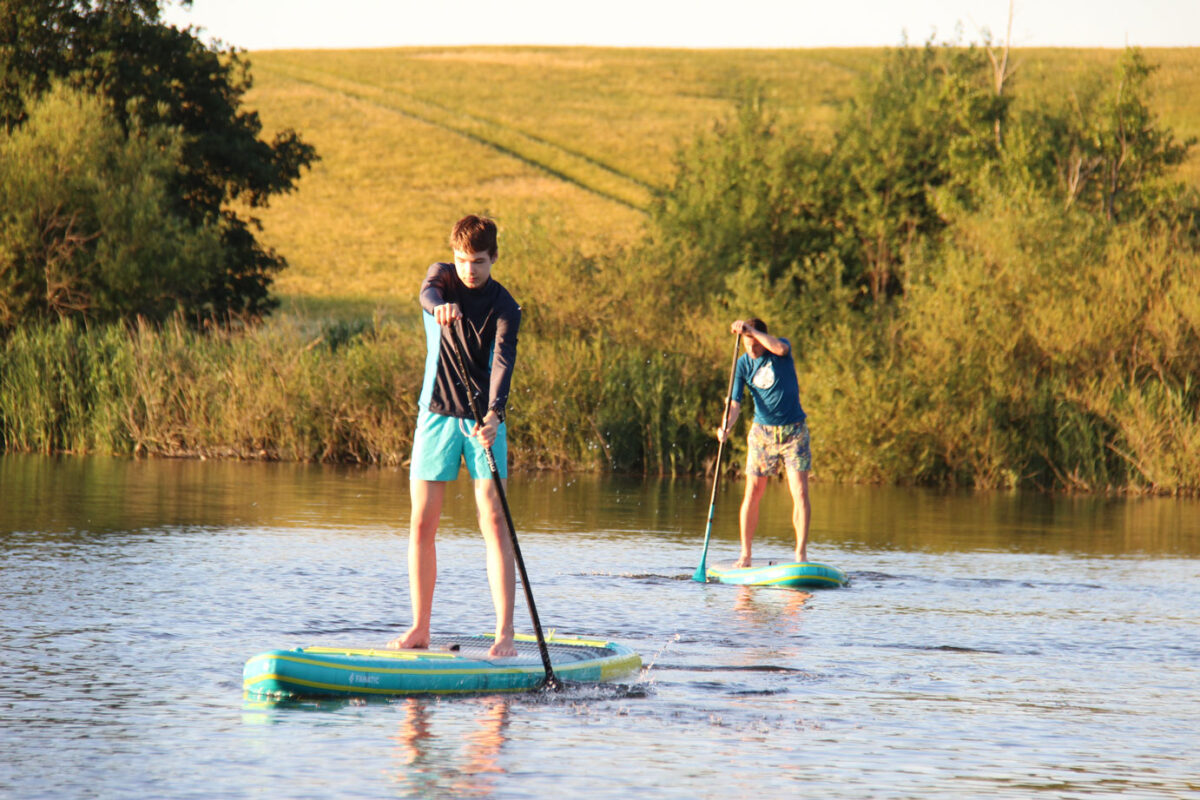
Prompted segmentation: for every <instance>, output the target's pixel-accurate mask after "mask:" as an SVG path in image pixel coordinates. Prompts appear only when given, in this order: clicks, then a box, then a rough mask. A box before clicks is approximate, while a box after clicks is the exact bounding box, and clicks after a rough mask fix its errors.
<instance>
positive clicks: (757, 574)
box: [705, 561, 848, 589]
mask: <svg viewBox="0 0 1200 800" xmlns="http://www.w3.org/2000/svg"><path fill="white" fill-rule="evenodd" d="M705 574H706V575H707V577H708V579H709V580H710V581H718V582H719V583H731V584H736V585H739V586H779V587H784V588H788V589H836V588H838V587H840V586H845V585H846V583H847V582H848V579H847V578H846V573H844V572H842V571H841V570H840V569H838V568H837V567H831V566H830V565H828V564H818V563H817V562H815V561H803V562H798V563H796V562H794V563H790V564H767V565H766V566H763V567H739V568H734V567H720V566H710V567H708V569H707V570H706V572H705Z"/></svg>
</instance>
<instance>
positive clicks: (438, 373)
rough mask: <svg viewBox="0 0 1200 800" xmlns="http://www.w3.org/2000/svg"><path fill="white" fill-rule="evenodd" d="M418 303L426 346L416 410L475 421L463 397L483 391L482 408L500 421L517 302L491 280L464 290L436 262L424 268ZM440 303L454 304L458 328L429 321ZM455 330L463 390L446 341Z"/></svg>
mask: <svg viewBox="0 0 1200 800" xmlns="http://www.w3.org/2000/svg"><path fill="white" fill-rule="evenodd" d="M420 300H421V308H423V309H424V311H425V313H424V314H422V317H423V318H424V320H425V345H426V356H425V381H424V383H423V385H422V386H421V398H420V406H421V408H423V409H426V410H428V411H431V412H433V413H434V414H442V415H443V416H448V417H461V418H463V419H474V418H475V417H474V414H473V413H472V412H471V401H470V397H469V395H468V394H467V392H468V391H473V392H482V391H483V387H487V392H488V395H487V397H486V398H483V397H480V399H481V400H486V401H487V403H486V406H483V407H485V408H487V409H490V410H493V411H495V412H496V413H497V414H499V415H500V418H501V419H504V410H505V407H506V406H507V405H508V392H509V387H510V385H511V383H512V372H513V364H515V363H516V360H517V330H518V329H519V328H520V327H521V307H520V306H519V305H517V301H516V300H514V299H513V296H512V295H511V294H509V293H508V290H507V289H505V288H504V287H503V286H501V285H500V284H499V282H497V281H496V279H495V278H489V279H488V282H487V283H485V284H484V285H483V286H480V287H479V288H477V289H470V288H468V287H467V286H466V284H464V283H463V282H462V281H461V280H459V277H458V272H457V271H455V269H454V265H453V264H445V263H441V262H439V263H437V264H433V265H432V266H430V267H429V272H428V273H427V274H426V275H425V281H424V282H423V283H422V284H421V295H420ZM443 303H457V304H458V307H459V308H460V309H462V314H463V318H462V321H461V322H462V324H461V328H460V326H459V325H458V324H455V325H451V326H449V327H443V326H441V325H438V324H437V322H436V321H434V318H433V309H435V308H437V307H438V306H440V305H442V304H443ZM460 329H461V331H462V334H463V338H462V339H460V342H461V343H462V344H463V345H465V351H466V365H467V372H469V373H470V382H471V387H470V388H467V387H464V386H463V384H462V380H461V379H460V378H459V374H458V367H457V364H456V363H455V360H454V354H453V352H452V351H451V348H452V347H453V346H454V344H453V339H451V338H450V337H452V336H453V337H458V335H459V330H460ZM482 405H483V404H481V406H482ZM484 413H485V414H486V413H487V412H486V411H484Z"/></svg>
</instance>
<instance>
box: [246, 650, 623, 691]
mask: <svg viewBox="0 0 1200 800" xmlns="http://www.w3.org/2000/svg"><path fill="white" fill-rule="evenodd" d="M516 638H517V641H516V646H517V655H516V656H514V657H511V658H488V649H489V648H490V647H491V646H492V642H493V641H494V640H493V637H491V636H434V637H433V638H432V641H431V642H430V647H429V649H428V650H389V649H386V648H377V649H369V648H366V649H364V648H353V647H301V648H297V649H295V650H270V651H268V652H266V653H261V654H259V655H256V656H254V657H253V658H251V659H250V660H249V661H247V662H246V666H245V668H244V669H243V670H242V688H243V689H244V690H245V692H246V695H247V696H248V697H252V698H270V699H284V698H296V697H331V696H332V697H338V696H340V697H347V696H360V697H361V696H366V695H406V694H466V693H472V692H479V693H490V692H526V691H532V690H534V689H537V688H538V687H539V686H541V684H542V682H543V681H544V680H545V677H546V671H545V667H544V666H543V664H542V659H541V654H540V651H539V650H538V645H537V640H536V639H535V638H534V637H532V636H527V635H518V636H517V637H516ZM546 647H547V649H548V650H549V653H550V665H551V667H552V668H553V670H554V674H555V676H556V677H558V678H559V679H561V680H563V681H578V682H599V681H606V680H609V679H612V678H617V677H620V676H622V675H626V674H628V673H630V672H635V671H636V670H638V669H639V668H640V667H641V665H642V659H641V657H640V656H639V655H638V654H637V653H635V652H633V651H632V650H630V649H629V648H628V647H625V646H624V645H620V644H616V643H615V642H606V641H604V640H591V639H573V638H558V637H555V636H554V635H553V634H551V635H550V636H548V637H547V638H546Z"/></svg>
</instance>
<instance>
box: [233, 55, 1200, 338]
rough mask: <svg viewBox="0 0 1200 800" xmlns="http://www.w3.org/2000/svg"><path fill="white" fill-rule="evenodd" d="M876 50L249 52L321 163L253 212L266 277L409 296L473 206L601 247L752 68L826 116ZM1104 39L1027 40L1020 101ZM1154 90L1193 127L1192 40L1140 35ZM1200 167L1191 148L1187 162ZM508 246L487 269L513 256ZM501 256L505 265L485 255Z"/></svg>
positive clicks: (1198, 107)
mask: <svg viewBox="0 0 1200 800" xmlns="http://www.w3.org/2000/svg"><path fill="white" fill-rule="evenodd" d="M881 53H882V51H880V50H740V51H733V50H729V51H689V50H638V49H596V48H537V47H510V48H434V49H429V48H406V49H395V50H359V51H269V52H258V53H251V54H250V55H249V59H250V62H251V66H252V70H253V75H254V78H255V87H254V89H253V90H252V91H251V92H250V93H249V95H248V96H247V105H248V106H249V107H250V108H252V109H254V110H257V111H258V112H259V114H260V115H261V117H262V121H263V124H264V129H265V131H266V132H267V134H268V135H270V134H271V133H272V132H273V131H275V130H279V129H281V128H294V129H296V130H298V131H300V132H301V134H302V135H303V136H304V138H305V139H306V140H308V141H310V142H312V143H313V144H314V145H316V147H317V149H318V152H319V153H320V155H321V159H322V160H321V161H320V163H318V164H317V165H316V167H315V169H314V170H313V171H312V172H311V173H310V174H308V175H306V176H305V177H304V178H303V179H302V180H301V182H300V188H299V191H298V192H296V193H294V194H293V195H290V196H288V197H284V198H281V199H278V200H277V201H276V202H275V203H274V204H273V206H272V207H271V208H269V209H265V210H261V213H259V214H258V216H259V217H260V218H261V219H262V221H263V224H264V226H265V230H264V233H263V235H262V239H263V241H264V242H265V243H266V244H267V245H268V246H271V247H273V248H275V249H276V250H278V251H279V252H280V253H282V254H283V255H284V256H285V257H287V258H288V260H289V262H290V264H291V267H290V269H288V270H287V271H286V272H285V273H283V274H282V275H281V276H280V278H279V280H278V282H277V284H276V289H277V292H278V294H279V296H280V297H281V299H283V301H284V310H285V311H286V312H288V313H291V314H296V315H299V316H304V317H317V318H353V317H363V316H371V315H372V314H380V313H382V314H384V315H386V316H400V317H404V316H408V315H410V314H412V313H413V308H414V306H413V300H414V298H415V292H416V286H417V283H418V281H419V279H420V276H421V274H423V270H424V269H425V267H426V266H428V264H429V263H430V262H432V261H434V260H439V259H443V258H445V255H446V251H447V248H446V244H445V238H446V233H447V231H448V230H449V228H450V225H451V224H452V223H453V221H454V220H455V219H457V218H458V217H459V216H461V215H462V214H464V213H468V212H484V213H488V214H491V215H493V216H494V217H496V218H497V220H498V221H499V222H500V224H501V227H502V236H504V237H506V238H503V239H502V242H503V243H504V244H505V246H507V248H508V249H507V250H506V251H505V252H506V253H508V254H510V255H511V254H514V253H516V254H519V252H520V247H519V244H520V240H521V236H522V232H523V231H525V230H528V229H529V228H530V226H532V225H535V224H536V225H537V226H539V227H540V228H541V229H543V230H548V231H550V232H551V233H552V234H553V235H555V236H558V237H565V238H569V239H572V240H574V241H577V242H578V243H580V245H581V246H582V248H583V250H584V252H585V253H586V252H588V251H589V250H594V251H596V252H603V251H605V250H607V249H608V247H609V246H610V245H611V244H612V243H621V242H631V241H634V240H635V239H637V238H638V237H639V236H640V235H641V234H642V232H643V224H644V220H645V209H646V208H647V206H648V204H649V202H650V200H651V197H652V195H653V192H654V191H655V190H656V189H658V188H660V187H663V186H665V185H666V184H667V183H669V181H670V180H671V176H672V170H673V156H674V154H675V152H676V150H677V148H678V147H679V146H680V145H681V144H685V143H687V142H688V141H690V140H691V138H692V137H693V136H694V135H695V134H696V133H697V132H698V131H700V130H703V129H704V128H705V127H706V126H709V125H711V124H712V122H713V121H714V120H716V119H719V118H721V117H722V116H724V115H725V114H727V113H728V112H729V110H730V108H731V103H732V98H733V97H734V95H735V93H736V91H737V87H738V86H739V85H741V84H744V83H745V82H748V81H750V82H755V83H757V84H758V85H760V86H762V87H763V88H764V89H765V91H766V93H767V95H768V96H769V97H770V98H771V99H772V101H773V102H774V104H775V106H776V108H777V110H778V112H779V113H780V115H781V116H782V117H783V118H784V119H785V120H788V121H790V122H792V123H795V124H797V125H799V126H801V127H803V128H805V129H807V130H808V131H811V132H813V133H814V134H816V135H823V134H827V133H828V132H829V131H830V130H831V127H832V123H833V122H834V121H835V120H836V117H837V114H838V108H839V106H840V104H841V103H842V102H844V100H845V99H846V98H847V97H848V96H849V95H850V93H851V91H852V89H853V87H854V82H855V80H856V79H857V78H858V77H859V76H860V75H862V74H864V73H868V74H869V72H870V70H871V69H873V68H874V66H875V65H876V63H877V62H878V60H879V57H880V55H881ZM1118 56H1119V51H1114V50H1020V51H1016V52H1015V54H1014V58H1013V60H1014V62H1015V64H1016V71H1015V74H1014V77H1013V82H1012V84H1011V85H1012V86H1013V87H1014V88H1015V89H1016V90H1017V91H1018V92H1019V93H1020V97H1021V98H1022V102H1036V100H1037V97H1039V96H1041V95H1042V94H1052V95H1061V93H1063V92H1066V91H1070V89H1071V88H1072V87H1073V86H1075V85H1078V84H1079V83H1081V82H1082V81H1084V80H1086V76H1087V75H1088V74H1089V73H1090V72H1094V71H1095V70H1108V69H1110V68H1112V66H1113V65H1114V64H1115V63H1116V59H1117V57H1118ZM1147 57H1148V59H1149V61H1150V62H1151V63H1153V64H1158V65H1160V66H1161V69H1160V70H1159V72H1158V73H1157V75H1156V79H1155V83H1154V87H1155V90H1156V94H1155V104H1156V108H1157V110H1158V112H1159V113H1160V115H1161V117H1162V119H1163V121H1164V122H1165V123H1167V124H1168V125H1170V126H1171V127H1172V128H1173V129H1174V130H1175V133H1176V134H1177V135H1178V136H1179V137H1181V138H1183V137H1187V136H1195V135H1200V50H1195V49H1182V50H1150V51H1148V52H1147ZM1184 177H1185V178H1186V179H1187V180H1189V181H1191V182H1193V183H1195V184H1197V185H1200V158H1197V157H1193V158H1192V160H1191V162H1190V163H1189V164H1187V165H1185V167H1184ZM518 262H519V258H514V259H511V260H509V261H502V262H501V266H500V267H498V269H499V270H520V269H521V264H520V263H518ZM498 274H503V272H498Z"/></svg>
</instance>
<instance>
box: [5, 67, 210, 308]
mask: <svg viewBox="0 0 1200 800" xmlns="http://www.w3.org/2000/svg"><path fill="white" fill-rule="evenodd" d="M181 147H182V140H181V136H180V135H179V132H178V131H175V130H172V129H169V128H164V127H156V128H151V129H148V130H145V131H139V130H135V131H133V132H131V134H130V135H129V136H126V135H125V134H124V132H123V131H122V130H121V128H120V126H119V125H118V124H117V122H116V121H115V120H114V119H113V117H112V115H111V114H110V113H109V112H108V110H107V109H106V107H105V104H104V103H103V102H102V101H101V100H99V99H98V98H95V97H91V96H88V95H86V94H84V93H82V92H79V91H76V90H71V89H67V88H65V87H63V86H59V87H57V88H55V89H54V90H52V91H51V92H50V93H49V94H47V95H46V96H45V97H44V98H43V99H41V100H39V101H38V102H36V103H35V104H33V106H32V107H31V109H30V115H29V119H28V120H27V122H26V123H25V124H24V125H23V126H21V127H19V128H16V129H15V130H13V131H12V132H10V133H7V134H6V133H3V132H0V328H9V329H11V328H12V327H14V326H16V325H20V324H24V323H28V322H32V321H36V320H46V319H51V320H53V319H59V318H62V317H80V318H84V319H88V320H96V321H107V320H112V319H116V318H120V317H126V316H142V317H145V318H149V319H153V320H162V319H165V318H166V317H168V316H169V315H170V314H172V313H173V312H175V311H176V310H177V309H181V308H182V309H189V308H192V307H194V301H195V299H196V295H197V293H198V291H200V289H201V287H203V286H204V285H205V284H207V283H208V282H210V281H212V280H214V279H215V278H216V277H217V276H218V275H219V274H220V272H221V269H222V264H221V248H220V234H219V231H218V230H217V229H216V228H214V227H212V226H195V225H193V224H191V223H190V222H189V221H188V220H187V219H185V218H184V217H182V216H180V215H179V214H176V213H172V208H173V206H172V204H171V202H170V184H171V180H172V175H173V174H174V172H175V170H177V168H178V161H179V158H180V151H181Z"/></svg>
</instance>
